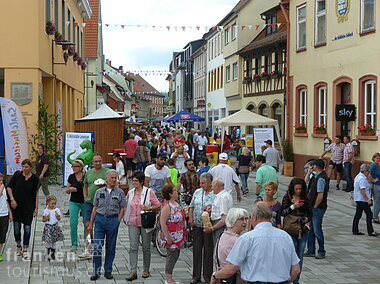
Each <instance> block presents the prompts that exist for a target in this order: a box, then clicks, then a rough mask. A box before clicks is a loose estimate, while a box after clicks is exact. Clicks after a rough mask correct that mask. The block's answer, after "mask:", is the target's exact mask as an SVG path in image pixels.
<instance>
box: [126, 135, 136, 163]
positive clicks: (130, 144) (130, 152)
mask: <svg viewBox="0 0 380 284" xmlns="http://www.w3.org/2000/svg"><path fill="white" fill-rule="evenodd" d="M137 147H138V144H137V142H136V141H135V140H133V139H128V140H127V141H125V143H124V149H125V153H127V155H126V156H125V157H126V158H129V159H133V158H134V157H135V150H136V148H137Z"/></svg>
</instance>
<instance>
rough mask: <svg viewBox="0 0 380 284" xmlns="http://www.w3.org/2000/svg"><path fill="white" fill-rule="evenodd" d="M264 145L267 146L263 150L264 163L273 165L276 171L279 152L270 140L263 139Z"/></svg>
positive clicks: (278, 164) (278, 162)
mask: <svg viewBox="0 0 380 284" xmlns="http://www.w3.org/2000/svg"><path fill="white" fill-rule="evenodd" d="M264 143H265V146H266V147H267V148H266V149H265V150H264V152H263V156H264V157H265V160H266V164H267V165H268V166H271V167H273V168H274V169H275V170H276V172H278V169H279V167H280V154H279V153H278V151H277V149H276V148H273V146H272V145H273V142H272V140H267V141H264Z"/></svg>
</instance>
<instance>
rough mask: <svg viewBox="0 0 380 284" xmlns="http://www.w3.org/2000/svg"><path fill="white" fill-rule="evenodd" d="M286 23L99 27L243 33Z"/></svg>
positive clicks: (109, 27)
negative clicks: (238, 30) (234, 30)
mask: <svg viewBox="0 0 380 284" xmlns="http://www.w3.org/2000/svg"><path fill="white" fill-rule="evenodd" d="M71 24H73V25H74V27H77V26H78V25H79V23H78V22H71V21H66V25H67V26H69V25H71ZM283 24H284V23H273V24H260V25H247V24H246V25H225V26H211V27H210V26H199V25H197V26H192V25H190V26H186V25H160V26H157V25H151V26H149V25H127V24H108V23H107V24H103V23H98V26H99V27H102V26H103V27H104V28H106V29H115V28H120V29H121V30H128V29H144V30H149V29H153V30H154V31H156V30H163V31H168V32H170V31H175V32H186V31H193V30H197V31H200V30H201V29H204V30H205V31H208V30H210V29H211V30H213V31H216V30H218V31H223V30H228V31H229V30H231V29H241V30H242V31H243V30H246V29H248V30H252V29H255V30H258V29H260V28H266V27H267V26H271V27H273V28H274V27H275V26H277V28H278V29H279V28H280V27H281V26H282V25H283ZM94 25H96V24H94V23H81V26H82V27H83V28H85V27H86V26H87V27H89V28H92V27H93V26H94Z"/></svg>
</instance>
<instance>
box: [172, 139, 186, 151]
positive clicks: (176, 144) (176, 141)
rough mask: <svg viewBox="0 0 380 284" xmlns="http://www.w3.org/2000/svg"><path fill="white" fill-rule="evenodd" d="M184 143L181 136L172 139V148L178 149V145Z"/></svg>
mask: <svg viewBox="0 0 380 284" xmlns="http://www.w3.org/2000/svg"><path fill="white" fill-rule="evenodd" d="M185 143H186V142H185V140H183V139H182V138H179V139H174V148H176V149H178V148H179V146H184V145H185Z"/></svg>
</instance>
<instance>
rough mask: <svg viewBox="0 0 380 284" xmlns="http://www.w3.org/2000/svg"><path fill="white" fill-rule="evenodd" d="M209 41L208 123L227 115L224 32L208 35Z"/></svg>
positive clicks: (216, 31)
mask: <svg viewBox="0 0 380 284" xmlns="http://www.w3.org/2000/svg"><path fill="white" fill-rule="evenodd" d="M206 42H207V50H206V54H207V62H206V65H207V67H206V70H207V86H206V92H207V93H206V110H207V118H206V123H207V125H211V124H212V121H214V120H217V119H220V118H223V117H225V116H226V113H227V110H226V106H227V103H226V98H225V96H224V77H223V76H224V73H225V70H223V65H224V58H223V44H222V43H223V40H222V33H221V31H219V30H218V29H216V30H215V31H211V32H210V33H209V34H208V35H206Z"/></svg>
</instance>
